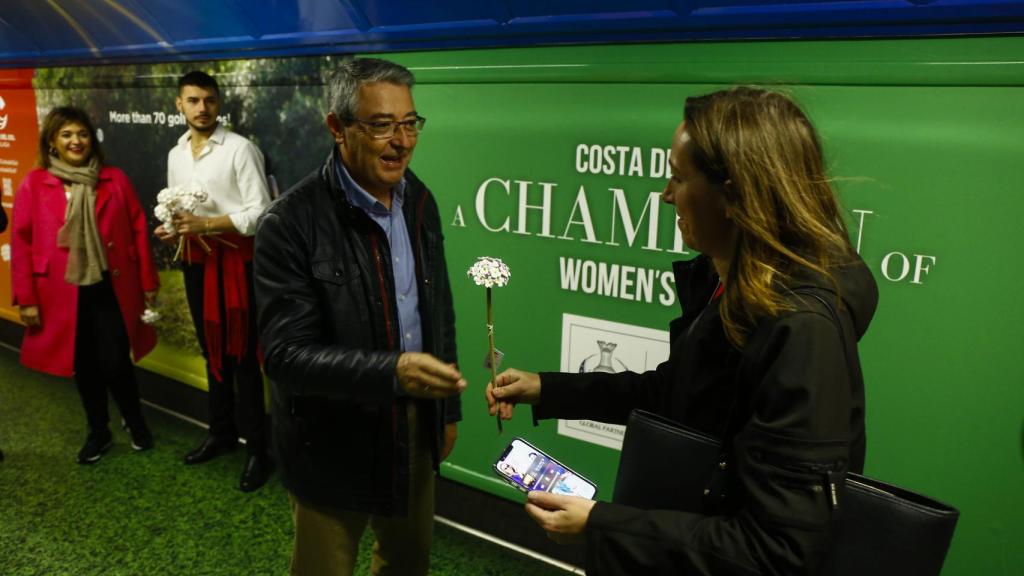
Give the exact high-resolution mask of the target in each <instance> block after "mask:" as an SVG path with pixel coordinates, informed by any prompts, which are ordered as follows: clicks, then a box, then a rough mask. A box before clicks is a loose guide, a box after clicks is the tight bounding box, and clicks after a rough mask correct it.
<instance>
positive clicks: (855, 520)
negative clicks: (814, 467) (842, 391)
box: [612, 291, 960, 576]
mask: <svg viewBox="0 0 1024 576" xmlns="http://www.w3.org/2000/svg"><path fill="white" fill-rule="evenodd" d="M800 293H801V294H806V295H808V296H811V297H812V298H815V299H817V300H819V301H820V302H821V303H822V304H824V305H825V307H826V308H827V309H828V311H829V313H830V314H831V316H832V320H833V321H834V322H835V324H836V325H837V326H838V327H839V334H840V338H841V339H842V343H843V350H844V353H845V352H846V335H845V333H844V330H843V325H842V323H841V322H840V320H839V316H838V314H836V311H835V309H834V308H833V307H832V305H831V304H829V303H828V301H827V300H825V299H824V298H822V297H820V296H818V295H817V294H813V293H810V292H806V291H801V292H800ZM847 362H849V358H847ZM724 463H725V460H723V448H722V443H721V441H720V440H719V439H717V438H713V437H711V436H708V435H706V434H703V433H701V432H698V431H696V430H693V429H690V428H687V427H685V426H682V425H680V424H678V423H676V422H673V421H671V420H668V419H666V418H663V417H661V416H658V415H655V414H651V413H649V412H645V411H642V410H634V411H633V412H632V414H630V417H629V422H628V423H627V426H626V434H625V437H624V438H623V441H622V455H621V457H620V460H619V471H618V476H617V478H616V480H615V494H614V496H613V498H612V501H613V502H614V503H616V504H623V505H626V506H633V507H636V508H642V509H647V510H683V511H687V512H696V513H702V514H707V513H708V512H709V510H713V509H714V503H715V502H714V500H715V499H716V498H718V497H719V496H720V495H719V493H718V492H719V486H720V485H721V484H722V483H723V482H724V481H723V480H722V476H723V474H722V469H724V468H725V466H724ZM838 512H839V514H838V518H836V520H835V521H834V522H833V524H832V547H831V549H830V550H829V552H828V553H827V554H826V555H825V558H824V560H823V562H822V564H821V566H820V568H819V571H818V573H819V574H821V575H822V576H864V575H870V576H906V575H909V574H914V575H915V576H918V575H919V576H931V575H934V576H938V575H939V573H940V572H941V571H942V564H943V562H944V561H945V559H946V552H947V551H948V550H949V544H950V542H951V541H952V539H953V531H954V529H955V528H956V522H957V519H958V518H959V517H960V512H959V511H957V509H956V508H953V507H952V506H949V505H947V504H944V503H942V502H939V501H937V500H933V499H931V498H928V497H927V496H923V495H921V494H917V493H915V492H911V491H909V490H905V489H903V488H899V487H897V486H893V485H891V484H887V483H885V482H881V481H879V480H874V479H872V478H868V477H866V476H861V475H859V474H853V473H850V474H848V475H847V477H846V487H845V493H844V498H843V501H842V502H841V505H840V508H839V509H838Z"/></svg>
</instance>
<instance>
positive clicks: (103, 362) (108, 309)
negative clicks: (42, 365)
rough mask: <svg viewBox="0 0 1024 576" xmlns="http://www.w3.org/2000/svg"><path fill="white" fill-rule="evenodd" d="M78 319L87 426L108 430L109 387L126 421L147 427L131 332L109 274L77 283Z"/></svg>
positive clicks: (79, 381) (78, 373)
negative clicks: (100, 278)
mask: <svg viewBox="0 0 1024 576" xmlns="http://www.w3.org/2000/svg"><path fill="white" fill-rule="evenodd" d="M76 322H77V324H76V325H75V384H76V385H77V386H78V395H79V396H80V397H81V398H82V407H83V408H85V417H86V419H87V420H88V422H89V428H90V429H91V430H93V431H100V430H106V429H107V424H108V423H109V422H110V414H109V413H108V411H107V389H108V388H109V389H110V395H111V396H113V397H114V402H115V403H116V404H117V409H118V410H119V411H120V412H121V416H122V417H124V420H125V423H126V424H127V425H128V426H129V427H131V428H135V427H139V426H144V422H143V420H142V411H141V410H140V407H139V385H138V382H137V381H136V380H135V367H134V366H133V365H132V360H131V356H130V345H129V343H128V332H127V330H125V326H124V318H123V317H122V316H121V309H120V307H119V306H118V304H117V296H115V295H114V286H113V285H112V284H111V283H110V278H109V276H108V275H107V274H106V273H104V274H103V280H102V281H101V282H99V283H98V284H93V285H91V286H79V287H78V317H77V319H76Z"/></svg>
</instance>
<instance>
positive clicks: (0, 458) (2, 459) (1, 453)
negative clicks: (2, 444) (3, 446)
mask: <svg viewBox="0 0 1024 576" xmlns="http://www.w3.org/2000/svg"><path fill="white" fill-rule="evenodd" d="M3 461H4V451H3V450H0V462H3Z"/></svg>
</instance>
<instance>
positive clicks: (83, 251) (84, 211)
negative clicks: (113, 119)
mask: <svg viewBox="0 0 1024 576" xmlns="http://www.w3.org/2000/svg"><path fill="white" fill-rule="evenodd" d="M49 170H50V174H53V175H54V176H56V177H57V178H60V179H61V180H62V181H64V182H65V183H67V184H70V185H71V199H70V200H68V209H67V211H66V212H65V213H64V225H63V226H61V228H60V230H58V231H57V245H58V246H61V247H63V248H67V249H68V266H67V269H65V271H64V280H66V281H67V282H68V283H69V284H77V285H79V286H88V285H90V284H95V283H97V282H99V281H100V280H102V279H103V271H104V270H106V269H107V254H106V252H105V251H104V250H103V240H102V239H101V238H100V232H99V230H98V229H97V228H96V182H97V181H98V180H99V173H100V163H99V160H97V159H96V157H95V156H93V157H92V160H90V161H89V163H88V164H86V165H85V166H79V167H76V166H71V165H70V164H68V163H66V162H64V161H63V160H60V159H59V158H51V159H50V168H49Z"/></svg>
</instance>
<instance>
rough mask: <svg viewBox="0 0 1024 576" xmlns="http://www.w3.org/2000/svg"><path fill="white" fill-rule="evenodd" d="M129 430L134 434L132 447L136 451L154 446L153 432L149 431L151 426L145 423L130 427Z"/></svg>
mask: <svg viewBox="0 0 1024 576" xmlns="http://www.w3.org/2000/svg"><path fill="white" fill-rule="evenodd" d="M128 432H129V433H130V434H131V435H132V449H133V450H135V451H136V452H142V451H143V450H149V449H150V448H152V447H153V433H152V432H150V431H149V427H148V426H146V424H145V423H143V424H142V425H140V426H135V427H133V428H129V429H128Z"/></svg>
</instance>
